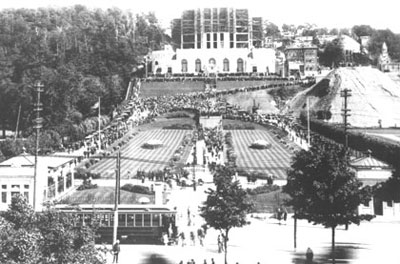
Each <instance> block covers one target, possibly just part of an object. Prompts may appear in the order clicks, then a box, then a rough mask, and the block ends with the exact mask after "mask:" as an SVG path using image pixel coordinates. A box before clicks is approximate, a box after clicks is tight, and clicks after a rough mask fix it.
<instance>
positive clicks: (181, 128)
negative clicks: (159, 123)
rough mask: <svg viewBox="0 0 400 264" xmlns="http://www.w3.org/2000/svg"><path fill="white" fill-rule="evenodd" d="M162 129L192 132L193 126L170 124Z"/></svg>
mask: <svg viewBox="0 0 400 264" xmlns="http://www.w3.org/2000/svg"><path fill="white" fill-rule="evenodd" d="M163 129H179V130H193V125H191V124H172V125H169V126H165V127H163Z"/></svg>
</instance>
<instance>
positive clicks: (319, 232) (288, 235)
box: [107, 186, 400, 264]
mask: <svg viewBox="0 0 400 264" xmlns="http://www.w3.org/2000/svg"><path fill="white" fill-rule="evenodd" d="M208 187H209V186H202V187H199V188H198V189H197V191H196V192H194V191H193V189H192V188H186V189H182V190H180V189H178V190H175V191H174V192H173V194H172V196H171V200H170V202H171V204H173V205H176V206H177V209H178V212H179V213H178V215H179V218H178V221H179V223H180V225H181V230H184V231H185V232H189V231H190V230H196V228H197V226H199V225H200V224H201V223H202V220H201V218H200V217H199V216H198V215H197V210H196V209H197V208H198V205H199V204H200V203H201V201H203V200H204V199H205V197H206V195H205V194H204V190H205V189H206V188H208ZM188 207H189V208H190V211H191V214H195V217H194V219H195V221H194V222H195V224H194V225H192V226H187V208H188ZM192 217H193V216H192ZM248 220H249V222H250V224H249V225H247V226H245V227H243V228H237V229H234V230H232V231H231V233H230V240H229V246H228V263H233V264H235V263H244V264H252V263H254V264H257V263H258V262H259V263H260V264H263V263H265V264H267V263H268V264H269V263H304V259H305V251H306V250H307V248H308V247H310V248H311V249H312V250H313V251H314V260H315V263H331V262H330V260H329V259H330V257H329V250H330V246H331V230H330V229H325V228H323V227H322V226H315V225H312V224H309V223H307V222H306V221H298V228H297V229H298V233H297V238H298V239H297V250H294V247H293V245H294V243H293V233H294V232H293V231H294V225H293V224H294V221H293V219H292V218H291V217H290V215H289V218H288V221H287V223H286V224H285V223H283V222H282V224H281V225H279V223H278V222H277V220H276V219H273V218H270V215H258V216H257V218H256V216H255V215H253V217H252V216H249V219H248ZM192 222H193V221H192ZM398 234H400V221H391V220H390V219H384V218H376V219H374V220H373V221H372V222H364V223H361V225H359V226H356V225H351V226H350V227H349V230H345V229H344V228H343V227H339V228H338V229H337V231H336V246H337V251H336V252H338V253H337V260H338V261H337V262H336V263H348V264H356V263H357V264H358V263H360V264H361V263H363V264H368V263H371V264H372V263H373V264H376V263H379V262H384V263H385V264H392V263H393V264H398V263H399V260H400V251H399V250H398V246H397V244H398V242H397V239H398V238H397V237H398ZM217 235H218V232H217V231H215V230H213V229H211V230H209V231H208V232H207V236H206V239H205V244H204V247H201V246H200V245H199V244H198V243H196V245H195V246H192V245H191V244H190V242H188V243H187V245H186V246H185V247H182V246H181V245H179V246H154V245H121V253H120V261H119V263H120V264H128V263H129V264H136V263H138V264H142V263H143V264H145V263H147V262H146V260H147V259H148V258H149V256H151V255H152V254H158V255H160V256H163V257H164V258H165V259H167V260H168V261H169V262H167V263H172V264H173V263H176V264H178V263H179V262H180V261H183V263H187V262H188V261H189V260H191V259H193V260H194V261H195V263H197V264H199V263H200V264H203V263H204V260H206V261H207V263H211V258H213V259H214V260H215V263H216V264H220V263H221V264H222V263H224V257H223V254H220V253H218V251H217ZM187 237H188V236H187ZM109 247H111V246H109ZM107 263H112V256H111V254H108V262H107Z"/></svg>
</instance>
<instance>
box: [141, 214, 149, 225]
mask: <svg viewBox="0 0 400 264" xmlns="http://www.w3.org/2000/svg"><path fill="white" fill-rule="evenodd" d="M143 222H144V226H151V215H150V214H144V221H143Z"/></svg>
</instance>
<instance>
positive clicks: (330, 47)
mask: <svg viewBox="0 0 400 264" xmlns="http://www.w3.org/2000/svg"><path fill="white" fill-rule="evenodd" d="M343 60H344V52H343V47H342V43H341V42H340V39H335V40H333V41H331V42H327V43H326V44H325V47H324V49H323V51H322V52H321V53H320V54H319V62H320V64H322V65H324V66H328V67H338V66H339V65H340V63H341V62H342V61H343Z"/></svg>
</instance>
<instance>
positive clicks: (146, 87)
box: [140, 81, 271, 97]
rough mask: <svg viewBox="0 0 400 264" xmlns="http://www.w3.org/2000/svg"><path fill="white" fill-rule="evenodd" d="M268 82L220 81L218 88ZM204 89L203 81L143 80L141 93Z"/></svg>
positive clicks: (158, 93)
mask: <svg viewBox="0 0 400 264" xmlns="http://www.w3.org/2000/svg"><path fill="white" fill-rule="evenodd" d="M266 83H271V81H218V82H217V90H226V89H234V88H242V87H250V86H257V85H262V84H266ZM202 91H204V82H202V81H184V82H143V83H142V88H141V90H140V95H141V96H142V97H148V96H158V95H174V94H180V93H190V92H202Z"/></svg>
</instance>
